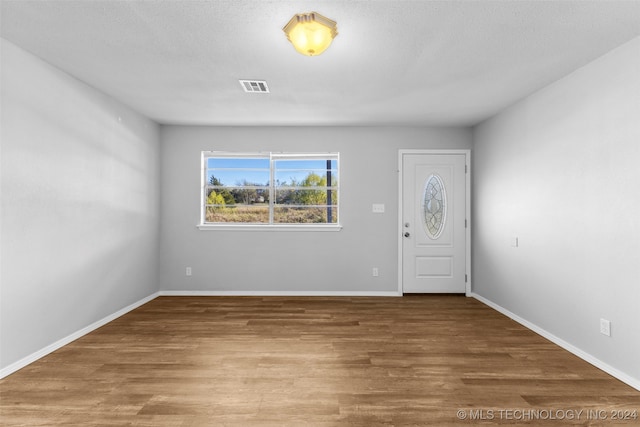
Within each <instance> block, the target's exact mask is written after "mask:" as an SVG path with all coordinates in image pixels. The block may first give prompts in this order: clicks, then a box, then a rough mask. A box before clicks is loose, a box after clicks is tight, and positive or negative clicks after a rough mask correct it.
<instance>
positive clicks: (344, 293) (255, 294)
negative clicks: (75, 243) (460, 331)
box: [159, 291, 402, 297]
mask: <svg viewBox="0 0 640 427" xmlns="http://www.w3.org/2000/svg"><path fill="white" fill-rule="evenodd" d="M159 295H160V296H198V297H204V296H216V297H220V296H233V297H243V296H250V297H401V296H402V294H401V293H399V292H397V291H160V292H159Z"/></svg>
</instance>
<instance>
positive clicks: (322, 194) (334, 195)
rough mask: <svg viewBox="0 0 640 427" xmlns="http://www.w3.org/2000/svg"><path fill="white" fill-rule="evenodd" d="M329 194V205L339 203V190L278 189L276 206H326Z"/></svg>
mask: <svg viewBox="0 0 640 427" xmlns="http://www.w3.org/2000/svg"><path fill="white" fill-rule="evenodd" d="M328 193H331V200H330V202H329V204H337V203H338V191H337V190H306V189H304V190H301V189H286V188H278V189H277V190H276V204H278V205H326V204H327V197H328Z"/></svg>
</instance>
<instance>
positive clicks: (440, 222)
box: [422, 174, 447, 240]
mask: <svg viewBox="0 0 640 427" xmlns="http://www.w3.org/2000/svg"><path fill="white" fill-rule="evenodd" d="M422 211H423V212H424V228H425V230H426V232H427V236H429V238H431V239H434V240H435V239H437V238H438V237H440V235H441V234H442V231H443V230H444V225H445V221H446V219H447V193H446V191H445V188H444V182H443V181H442V178H440V176H439V175H437V174H431V175H429V178H427V181H426V183H425V186H424V197H423V200H422Z"/></svg>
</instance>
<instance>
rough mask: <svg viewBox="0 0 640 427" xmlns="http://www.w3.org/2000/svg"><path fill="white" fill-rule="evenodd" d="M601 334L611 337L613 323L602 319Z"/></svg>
mask: <svg viewBox="0 0 640 427" xmlns="http://www.w3.org/2000/svg"><path fill="white" fill-rule="evenodd" d="M600 333H601V334H602V335H606V336H608V337H610V336H611V322H609V321H608V320H607V319H600Z"/></svg>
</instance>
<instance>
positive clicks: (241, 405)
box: [0, 295, 640, 427]
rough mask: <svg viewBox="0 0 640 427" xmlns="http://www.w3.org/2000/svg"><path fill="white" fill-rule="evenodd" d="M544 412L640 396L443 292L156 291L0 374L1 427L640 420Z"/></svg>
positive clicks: (632, 403) (629, 403)
mask: <svg viewBox="0 0 640 427" xmlns="http://www.w3.org/2000/svg"><path fill="white" fill-rule="evenodd" d="M551 409H555V410H567V411H569V410H580V409H583V410H585V411H586V410H591V411H592V415H593V414H596V415H598V414H605V413H606V414H609V412H608V411H614V410H618V409H622V410H629V411H632V410H635V411H640V392H638V391H637V390H634V389H632V388H631V387H629V386H627V385H625V384H624V383H622V382H620V381H618V380H616V379H614V378H612V377H610V376H609V375H608V374H606V373H604V372H602V371H600V370H598V369H596V368H595V367H593V366H591V365H589V364H588V363H586V362H584V361H583V360H581V359H579V358H577V357H575V356H573V355H572V354H570V353H568V352H566V351H565V350H563V349H561V348H559V347H557V346H556V345H554V344H553V343H551V342H549V341H547V340H546V339H544V338H542V337H540V336H538V335H536V334H535V333H533V332H531V331H529V330H527V329H525V328H524V327H522V326H521V325H519V324H517V323H516V322H514V321H512V320H510V319H508V318H506V317H505V316H503V315H501V314H500V313H498V312H496V311H494V310H492V309H491V308H489V307H487V306H485V305H483V304H482V303H480V302H478V301H476V300H473V299H469V298H464V297H459V296H448V295H447V296H443V295H433V296H408V297H404V298H384V297H375V298H365V297H362V298H356V297H345V298H338V297H160V298H157V299H155V300H153V301H151V302H149V303H147V304H145V305H143V306H142V307H139V308H138V309H136V310H134V311H132V312H130V313H128V314H126V315H124V316H122V317H120V318H118V319H116V320H114V321H113V322H111V323H109V324H107V325H105V326H103V327H102V328H100V329H98V330H96V331H94V332H92V333H90V334H88V335H86V336H84V337H82V338H80V339H78V340H76V341H74V342H73V343H71V344H69V345H67V346H65V347H63V348H61V349H59V350H57V351H55V352H53V353H52V354H50V355H48V356H46V357H44V358H42V359H40V360H38V361H37V362H34V363H33V364H31V365H29V366H27V367H25V368H23V369H22V370H20V371H18V372H16V373H14V374H12V375H10V376H8V377H7V378H5V379H3V380H0V424H1V425H3V426H4V425H6V426H17V425H28V426H38V425H42V426H57V425H77V426H121V425H122V426H124V425H136V426H180V427H186V426H190V427H197V426H218V425H223V426H299V425H312V426H332V427H336V426H384V425H388V426H399V425H407V426H445V427H446V426H465V425H475V424H482V425H516V424H517V425H533V426H559V425H562V426H587V425H625V426H633V425H640V414H638V419H636V420H624V421H618V422H617V423H616V422H614V420H612V419H611V417H609V418H608V419H596V418H594V417H591V418H587V416H586V415H585V414H586V412H583V413H582V415H581V417H577V418H576V417H574V418H572V419H567V418H566V417H565V419H562V420H558V419H549V418H548V417H547V418H544V419H540V418H538V419H534V418H533V416H535V413H527V412H523V411H538V413H540V411H545V410H551ZM514 410H515V412H513V411H514ZM458 411H462V414H463V415H464V418H461V417H460V413H459V412H458ZM509 411H511V412H509ZM518 411H520V412H518ZM602 411H604V412H602ZM514 414H515V415H518V414H519V415H520V416H521V417H520V418H514ZM523 414H524V415H526V417H524V418H523V416H522V415H523ZM532 414H533V416H532ZM490 415H491V416H490ZM543 415H544V412H543Z"/></svg>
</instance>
